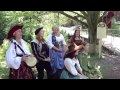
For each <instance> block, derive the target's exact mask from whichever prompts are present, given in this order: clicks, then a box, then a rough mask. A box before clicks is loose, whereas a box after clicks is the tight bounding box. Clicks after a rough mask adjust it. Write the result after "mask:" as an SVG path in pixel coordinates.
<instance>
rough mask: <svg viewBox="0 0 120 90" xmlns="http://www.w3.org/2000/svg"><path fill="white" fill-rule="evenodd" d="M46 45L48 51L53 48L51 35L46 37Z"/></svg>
mask: <svg viewBox="0 0 120 90" xmlns="http://www.w3.org/2000/svg"><path fill="white" fill-rule="evenodd" d="M47 44H48V46H49V48H50V49H52V48H53V47H54V45H53V44H52V35H51V34H50V35H49V36H48V40H47Z"/></svg>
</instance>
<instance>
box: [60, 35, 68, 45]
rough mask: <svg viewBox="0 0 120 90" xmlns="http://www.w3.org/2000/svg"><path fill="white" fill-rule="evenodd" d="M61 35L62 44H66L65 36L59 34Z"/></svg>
mask: <svg viewBox="0 0 120 90" xmlns="http://www.w3.org/2000/svg"><path fill="white" fill-rule="evenodd" d="M61 37H62V40H63V44H64V45H67V44H66V42H65V38H64V36H63V35H62V34H61Z"/></svg>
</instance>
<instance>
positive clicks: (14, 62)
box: [6, 39, 31, 69]
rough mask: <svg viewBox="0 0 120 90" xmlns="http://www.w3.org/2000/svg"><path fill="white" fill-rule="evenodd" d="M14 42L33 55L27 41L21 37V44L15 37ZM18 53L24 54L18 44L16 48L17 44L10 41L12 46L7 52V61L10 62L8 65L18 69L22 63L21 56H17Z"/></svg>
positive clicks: (26, 52)
mask: <svg viewBox="0 0 120 90" xmlns="http://www.w3.org/2000/svg"><path fill="white" fill-rule="evenodd" d="M13 42H15V43H16V44H17V45H19V46H20V47H21V48H22V49H23V50H24V52H25V54H27V55H31V53H30V51H29V48H28V47H27V43H26V42H25V41H24V40H23V39H21V45H20V44H19V43H18V42H17V41H16V40H14V39H13ZM16 53H17V54H22V51H21V50H20V49H19V48H18V47H17V46H16V50H15V45H14V43H10V46H9V48H8V50H7V52H6V61H7V64H8V67H10V68H13V69H18V68H19V67H20V64H21V58H22V57H19V56H16Z"/></svg>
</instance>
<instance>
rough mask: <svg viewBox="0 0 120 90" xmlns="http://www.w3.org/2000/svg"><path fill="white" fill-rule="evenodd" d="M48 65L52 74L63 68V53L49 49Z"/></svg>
mask: <svg viewBox="0 0 120 90" xmlns="http://www.w3.org/2000/svg"><path fill="white" fill-rule="evenodd" d="M50 58H51V61H50V64H51V67H52V70H53V73H56V71H57V70H59V69H61V70H62V69H63V68H64V51H62V52H57V51H55V50H53V49H50Z"/></svg>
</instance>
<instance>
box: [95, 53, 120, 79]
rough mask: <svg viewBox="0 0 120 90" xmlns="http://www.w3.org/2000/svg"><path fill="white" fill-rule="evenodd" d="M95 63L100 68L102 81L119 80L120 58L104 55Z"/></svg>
mask: <svg viewBox="0 0 120 90" xmlns="http://www.w3.org/2000/svg"><path fill="white" fill-rule="evenodd" d="M96 62H97V63H98V65H100V66H101V72H102V74H103V77H104V79H120V56H108V55H105V56H104V58H103V59H100V60H97V61H96Z"/></svg>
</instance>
